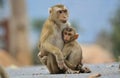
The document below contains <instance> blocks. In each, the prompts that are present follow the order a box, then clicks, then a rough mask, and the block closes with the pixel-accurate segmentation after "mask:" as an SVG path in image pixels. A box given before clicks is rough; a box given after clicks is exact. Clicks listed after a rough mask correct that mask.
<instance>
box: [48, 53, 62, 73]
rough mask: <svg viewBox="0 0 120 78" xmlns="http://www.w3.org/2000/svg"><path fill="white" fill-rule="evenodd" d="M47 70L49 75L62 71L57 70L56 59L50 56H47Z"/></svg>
mask: <svg viewBox="0 0 120 78" xmlns="http://www.w3.org/2000/svg"><path fill="white" fill-rule="evenodd" d="M47 68H48V70H49V72H50V73H51V74H59V73H63V72H62V70H60V69H59V67H58V65H57V62H56V58H55V57H54V55H52V54H49V55H48V60H47Z"/></svg>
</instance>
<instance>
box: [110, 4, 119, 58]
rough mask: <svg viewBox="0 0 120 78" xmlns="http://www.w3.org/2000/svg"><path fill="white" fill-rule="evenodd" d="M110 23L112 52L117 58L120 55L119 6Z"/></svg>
mask: <svg viewBox="0 0 120 78" xmlns="http://www.w3.org/2000/svg"><path fill="white" fill-rule="evenodd" d="M111 24H112V28H113V31H112V42H113V52H114V55H115V57H116V58H117V59H118V56H120V6H119V8H118V10H117V11H116V14H115V16H114V17H113V18H112V19H111Z"/></svg>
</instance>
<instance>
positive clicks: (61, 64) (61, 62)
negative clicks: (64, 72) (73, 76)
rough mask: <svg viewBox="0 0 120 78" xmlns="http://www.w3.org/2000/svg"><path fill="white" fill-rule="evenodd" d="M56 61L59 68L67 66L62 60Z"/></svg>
mask: <svg viewBox="0 0 120 78" xmlns="http://www.w3.org/2000/svg"><path fill="white" fill-rule="evenodd" d="M57 62H58V67H59V68H60V69H67V66H66V65H65V63H64V60H57Z"/></svg>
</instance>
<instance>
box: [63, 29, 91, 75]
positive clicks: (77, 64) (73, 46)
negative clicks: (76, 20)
mask: <svg viewBox="0 0 120 78" xmlns="http://www.w3.org/2000/svg"><path fill="white" fill-rule="evenodd" d="M78 36H79V34H78V33H76V31H75V29H74V28H71V27H66V28H64V29H63V31H62V38H63V41H64V43H65V45H64V48H63V50H62V52H63V55H64V59H65V63H66V64H67V66H68V67H69V68H71V69H72V70H79V71H80V73H89V72H91V71H90V70H89V69H88V68H87V67H84V68H82V49H81V46H80V44H79V43H78V42H77V41H76V39H77V38H78Z"/></svg>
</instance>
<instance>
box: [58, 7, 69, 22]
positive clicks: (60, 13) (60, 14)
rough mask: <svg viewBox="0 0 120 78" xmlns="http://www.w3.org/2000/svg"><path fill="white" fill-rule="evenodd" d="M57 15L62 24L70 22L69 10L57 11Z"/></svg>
mask: <svg viewBox="0 0 120 78" xmlns="http://www.w3.org/2000/svg"><path fill="white" fill-rule="evenodd" d="M57 15H58V19H59V20H60V21H61V22H62V23H66V22H67V20H68V11H67V9H60V10H58V11H57Z"/></svg>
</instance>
